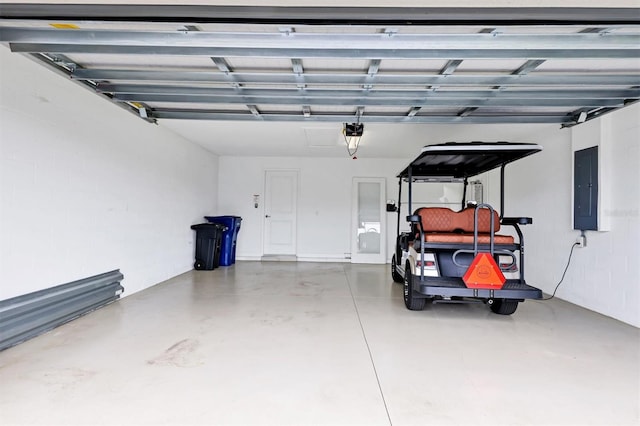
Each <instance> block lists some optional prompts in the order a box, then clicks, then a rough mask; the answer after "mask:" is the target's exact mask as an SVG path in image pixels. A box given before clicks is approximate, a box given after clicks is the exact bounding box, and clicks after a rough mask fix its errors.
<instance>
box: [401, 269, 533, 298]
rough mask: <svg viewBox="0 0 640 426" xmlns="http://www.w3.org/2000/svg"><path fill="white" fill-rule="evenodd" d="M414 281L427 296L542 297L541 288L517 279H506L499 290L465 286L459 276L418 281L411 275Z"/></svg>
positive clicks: (418, 277) (415, 276) (428, 278)
mask: <svg viewBox="0 0 640 426" xmlns="http://www.w3.org/2000/svg"><path fill="white" fill-rule="evenodd" d="M413 279H414V283H416V284H419V285H416V286H415V287H414V288H419V290H418V293H421V294H423V295H424V296H427V297H434V296H442V297H475V298H481V299H518V300H520V299H542V290H540V289H538V288H535V287H531V286H530V285H527V284H523V283H521V282H520V281H519V280H507V282H505V283H504V286H502V288H501V289H500V290H490V289H477V288H467V287H466V286H465V285H464V282H462V279H460V278H433V277H425V280H424V282H421V281H420V276H419V275H414V276H413Z"/></svg>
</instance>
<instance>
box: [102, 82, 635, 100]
mask: <svg viewBox="0 0 640 426" xmlns="http://www.w3.org/2000/svg"><path fill="white" fill-rule="evenodd" d="M96 90H97V91H98V92H107V93H113V94H122V93H138V94H159V95H161V94H163V95H166V94H175V95H202V96H204V95H209V96H256V97H273V98H309V99H311V98H356V97H360V96H366V97H367V98H381V99H416V98H420V99H442V98H452V99H461V98H462V99H468V98H493V97H495V96H497V95H499V96H500V97H502V98H516V99H517V98H530V99H561V98H574V99H578V98H583V99H590V98H603V99H627V98H638V97H640V88H635V89H612V90H597V89H581V88H577V89H573V90H568V89H564V90H530V89H510V90H500V91H498V90H487V89H478V90H437V91H433V90H426V89H425V90H365V89H350V90H349V89H345V90H335V89H316V88H314V89H246V88H245V89H243V90H242V91H241V92H238V91H236V90H233V89H226V88H210V87H201V86H170V85H137V84H107V83H100V84H98V85H97V86H96Z"/></svg>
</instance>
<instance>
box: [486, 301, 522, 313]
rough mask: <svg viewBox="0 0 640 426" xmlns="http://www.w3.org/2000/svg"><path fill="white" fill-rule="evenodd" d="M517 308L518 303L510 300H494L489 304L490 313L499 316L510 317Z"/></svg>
mask: <svg viewBox="0 0 640 426" xmlns="http://www.w3.org/2000/svg"><path fill="white" fill-rule="evenodd" d="M517 308H518V301H517V300H512V299H496V300H494V301H493V303H492V304H491V311H492V312H493V313H495V314H499V315H511V314H512V313H514V312H515V311H516V309H517Z"/></svg>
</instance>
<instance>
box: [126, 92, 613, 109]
mask: <svg viewBox="0 0 640 426" xmlns="http://www.w3.org/2000/svg"><path fill="white" fill-rule="evenodd" d="M113 99H114V100H117V101H120V102H173V103H207V104H263V105H264V104H268V105H335V106H389V107H393V106H415V107H461V106H465V107H480V106H494V107H495V106H503V107H511V106H519V107H578V106H589V107H600V106H610V107H611V106H623V105H624V103H625V100H624V99H602V98H595V99H585V98H578V99H574V98H560V99H545V98H538V99H532V98H521V97H518V98H500V97H496V98H490V99H486V98H406V99H387V98H368V97H362V98H361V97H355V98H336V99H333V98H313V97H305V96H300V97H292V98H274V97H271V96H264V97H254V96H244V95H242V93H240V94H239V95H238V96H206V95H203V96H198V95H176V94H174V95H162V94H137V93H129V94H128V93H121V94H116V95H114V96H113Z"/></svg>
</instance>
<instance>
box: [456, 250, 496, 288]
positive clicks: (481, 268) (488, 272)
mask: <svg viewBox="0 0 640 426" xmlns="http://www.w3.org/2000/svg"><path fill="white" fill-rule="evenodd" d="M462 280H463V281H464V283H465V285H466V286H467V287H468V288H481V289H493V290H499V289H501V288H502V286H503V285H504V283H505V281H506V278H505V277H504V275H503V274H502V271H500V268H499V267H498V265H497V264H496V261H495V260H494V259H493V257H491V254H489V253H478V255H477V256H476V257H475V259H473V262H471V265H469V269H467V272H466V273H465V274H464V276H463V277H462Z"/></svg>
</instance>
